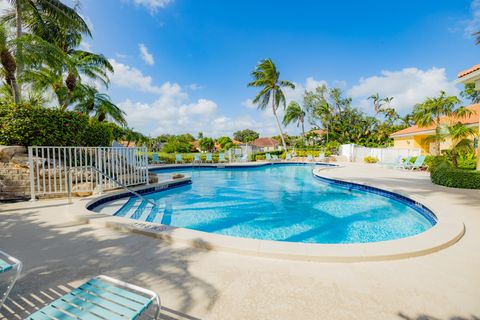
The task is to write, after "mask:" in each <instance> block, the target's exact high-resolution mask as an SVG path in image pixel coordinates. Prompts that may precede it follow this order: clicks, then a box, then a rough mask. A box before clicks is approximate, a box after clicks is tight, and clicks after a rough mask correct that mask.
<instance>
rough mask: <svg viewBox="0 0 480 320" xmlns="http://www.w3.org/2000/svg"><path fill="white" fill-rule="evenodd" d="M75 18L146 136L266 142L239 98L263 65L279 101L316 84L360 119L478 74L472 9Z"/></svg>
mask: <svg viewBox="0 0 480 320" xmlns="http://www.w3.org/2000/svg"><path fill="white" fill-rule="evenodd" d="M0 1H5V0H0ZM81 13H82V15H83V16H84V17H85V18H86V19H87V20H88V21H89V23H90V24H91V26H92V30H93V35H94V38H93V39H86V40H85V43H84V44H83V46H84V47H85V48H89V49H90V50H93V51H95V52H101V53H103V54H104V55H106V56H107V57H108V58H109V59H111V61H112V63H113V65H114V66H115V69H116V72H115V74H114V75H113V76H112V84H111V86H110V88H109V90H108V92H109V94H110V95H111V97H112V98H113V100H114V101H115V102H116V103H117V104H119V105H120V106H122V107H123V108H124V109H125V110H126V111H127V114H128V117H127V118H128V120H129V123H130V125H131V126H133V127H134V128H135V129H136V130H139V131H142V132H143V133H145V134H148V135H157V134H160V133H178V132H191V133H194V134H196V133H197V132H198V131H204V132H205V133H206V134H208V135H213V136H219V135H222V134H232V132H233V131H236V130H238V129H243V128H247V127H249V128H252V129H255V130H258V131H260V132H261V133H262V134H264V135H270V134H276V130H275V126H274V122H273V118H272V116H271V115H270V113H265V112H261V111H258V110H256V109H255V107H254V106H252V105H251V103H250V100H248V99H251V98H252V97H254V95H255V90H254V89H251V88H247V87H246V83H247V82H248V81H249V80H250V78H249V77H250V76H249V73H250V71H251V70H252V69H253V68H254V67H255V64H256V63H257V62H258V61H259V60H261V59H263V58H267V57H270V58H272V59H273V60H274V62H275V63H276V64H277V67H278V68H279V70H280V71H281V75H282V77H283V78H285V79H288V80H291V81H293V82H295V83H296V84H297V89H296V90H294V91H292V92H287V97H288V99H289V100H292V99H295V100H301V99H302V93H303V91H304V90H305V89H306V88H307V89H310V88H313V87H315V86H316V85H318V84H320V83H326V84H327V85H328V86H339V87H341V88H342V89H344V90H345V91H346V92H347V93H348V94H349V95H351V96H352V97H353V98H354V104H355V105H357V106H359V107H361V108H363V109H364V110H365V111H367V112H370V110H371V106H370V105H371V103H370V102H369V101H367V100H366V99H365V98H366V97H367V96H369V95H371V94H373V93H375V92H379V93H380V95H383V96H387V95H388V96H393V97H394V100H393V102H394V103H393V106H395V107H396V108H397V109H398V111H399V112H400V113H405V112H407V111H409V110H411V107H412V106H413V105H414V104H415V103H417V102H420V101H421V100H422V99H424V98H425V96H431V95H434V94H435V93H436V92H438V91H439V90H441V89H443V90H446V91H448V92H449V93H452V94H458V92H459V89H461V88H460V87H459V86H456V85H455V83H454V80H455V78H456V74H457V73H458V72H459V71H461V70H463V69H466V68H468V67H470V66H472V65H474V64H477V63H479V61H478V59H477V57H478V55H479V53H480V46H475V45H474V39H473V37H471V36H470V34H471V33H472V31H473V30H477V29H478V30H480V0H475V1H473V2H472V1H470V0H420V1H419V0H402V1H385V0H363V1H356V0H351V1H348V0H345V1H326V0H324V1H320V0H319V1H313V0H296V1H287V0H264V1H257V0H241V1H240V0H231V1H230V0H229V1H223V0H202V1H199V0H101V1H98V0H81ZM287 129H288V130H287V131H288V132H289V133H292V134H293V133H297V132H298V129H297V128H296V126H294V125H292V126H290V127H289V128H287Z"/></svg>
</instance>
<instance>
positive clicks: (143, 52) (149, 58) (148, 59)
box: [138, 43, 155, 66]
mask: <svg viewBox="0 0 480 320" xmlns="http://www.w3.org/2000/svg"><path fill="white" fill-rule="evenodd" d="M138 48H139V50H140V57H141V58H142V60H143V61H144V62H145V63H146V64H148V65H149V66H152V65H154V64H155V59H154V58H153V55H152V54H151V53H150V52H149V51H148V48H147V47H146V46H145V44H143V43H140V44H139V45H138Z"/></svg>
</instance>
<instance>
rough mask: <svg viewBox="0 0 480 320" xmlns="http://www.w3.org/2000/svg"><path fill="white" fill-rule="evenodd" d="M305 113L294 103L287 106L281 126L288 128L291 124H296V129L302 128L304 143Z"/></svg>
mask: <svg viewBox="0 0 480 320" xmlns="http://www.w3.org/2000/svg"><path fill="white" fill-rule="evenodd" d="M305 115H306V113H305V111H304V110H303V109H302V107H301V106H300V105H299V104H298V103H297V102H295V101H292V102H290V103H289V104H288V106H287V110H286V112H285V115H284V117H283V125H284V126H288V125H289V124H290V123H292V122H294V121H295V122H297V127H299V126H301V127H302V138H303V141H305Z"/></svg>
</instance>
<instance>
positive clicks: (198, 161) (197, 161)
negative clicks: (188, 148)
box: [192, 153, 202, 163]
mask: <svg viewBox="0 0 480 320" xmlns="http://www.w3.org/2000/svg"><path fill="white" fill-rule="evenodd" d="M192 163H202V160H201V158H200V154H198V153H195V154H194V155H193V161H192Z"/></svg>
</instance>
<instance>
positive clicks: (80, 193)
mask: <svg viewBox="0 0 480 320" xmlns="http://www.w3.org/2000/svg"><path fill="white" fill-rule="evenodd" d="M91 186H92V184H91V183H90V182H84V183H79V184H76V185H74V186H73V188H72V194H73V195H74V196H77V197H88V196H91V195H92V194H93V192H92V191H90V190H89V189H90V188H91Z"/></svg>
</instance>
